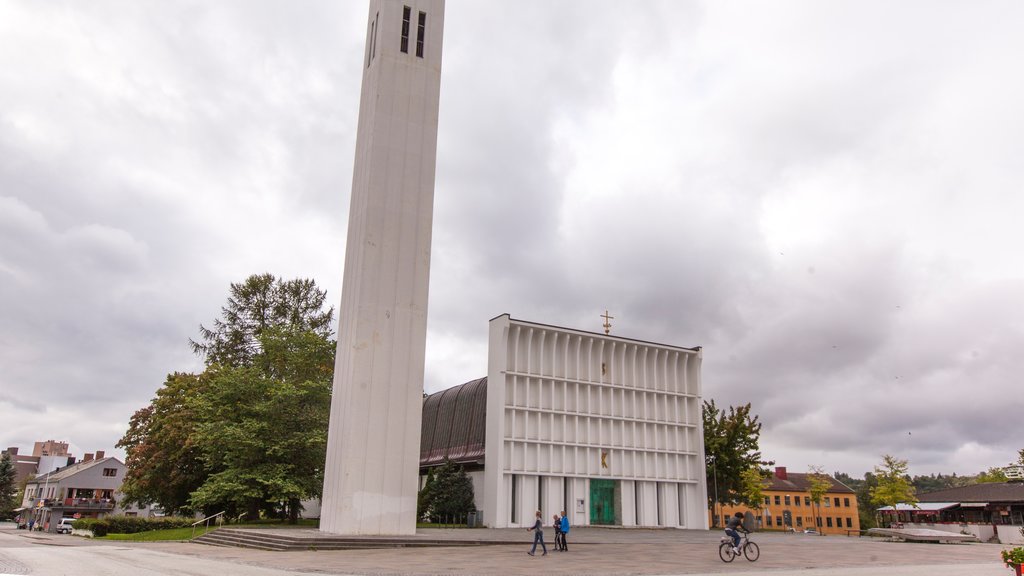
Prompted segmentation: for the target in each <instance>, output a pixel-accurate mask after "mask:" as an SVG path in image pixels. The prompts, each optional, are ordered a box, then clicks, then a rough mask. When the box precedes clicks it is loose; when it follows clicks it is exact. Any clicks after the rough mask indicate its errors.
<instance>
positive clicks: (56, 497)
mask: <svg viewBox="0 0 1024 576" xmlns="http://www.w3.org/2000/svg"><path fill="white" fill-rule="evenodd" d="M124 474H125V465H124V463H123V462H121V461H120V460H118V459H117V458H114V457H112V456H109V457H105V456H104V453H103V452H102V451H98V452H96V455H95V457H94V456H93V455H92V454H86V455H85V457H84V458H83V459H82V461H81V462H77V463H75V464H71V465H69V466H65V467H63V468H58V469H57V470H54V471H52V472H47V473H46V474H43V475H41V476H38V477H36V478H34V479H32V480H30V481H29V482H28V483H27V484H26V486H25V498H24V500H23V501H22V504H21V505H22V509H23V511H22V517H23V518H25V519H26V521H28V520H29V519H30V520H32V522H33V525H34V527H36V528H37V529H40V530H50V531H52V530H53V529H55V528H56V525H57V523H58V522H59V521H60V519H61V518H64V517H74V518H99V517H102V516H106V515H110V514H125V515H137V514H140V513H145V512H146V511H145V510H141V509H139V508H137V507H124V506H122V505H121V503H120V500H121V493H120V491H119V490H120V488H121V483H122V482H123V481H124Z"/></svg>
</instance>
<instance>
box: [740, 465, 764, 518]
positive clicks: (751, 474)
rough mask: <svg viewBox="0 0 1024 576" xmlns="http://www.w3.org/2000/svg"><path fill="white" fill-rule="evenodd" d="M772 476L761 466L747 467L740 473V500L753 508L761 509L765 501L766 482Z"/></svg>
mask: <svg viewBox="0 0 1024 576" xmlns="http://www.w3.org/2000/svg"><path fill="white" fill-rule="evenodd" d="M769 479H770V476H766V475H765V470H763V469H761V468H760V467H759V466H752V467H750V468H747V469H746V470H744V471H743V473H742V474H740V496H741V499H740V502H741V503H742V504H743V505H745V506H746V507H747V508H750V509H752V510H760V509H761V505H762V502H764V489H765V483H766V481H768V480H769Z"/></svg>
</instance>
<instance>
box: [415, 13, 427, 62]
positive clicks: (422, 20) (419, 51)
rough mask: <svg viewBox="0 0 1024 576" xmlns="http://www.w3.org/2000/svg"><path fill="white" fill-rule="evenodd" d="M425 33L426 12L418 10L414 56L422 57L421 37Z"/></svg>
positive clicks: (422, 37)
mask: <svg viewBox="0 0 1024 576" xmlns="http://www.w3.org/2000/svg"><path fill="white" fill-rule="evenodd" d="M426 34H427V13H426V12H420V21H419V25H418V26H417V27H416V56H417V57H419V58H423V39H424V37H425V36H426Z"/></svg>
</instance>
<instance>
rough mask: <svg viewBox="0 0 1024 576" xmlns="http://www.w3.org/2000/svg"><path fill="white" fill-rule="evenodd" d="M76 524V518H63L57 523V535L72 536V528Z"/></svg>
mask: <svg viewBox="0 0 1024 576" xmlns="http://www.w3.org/2000/svg"><path fill="white" fill-rule="evenodd" d="M74 523H75V519H74V518H61V519H60V522H58V523H57V534H71V530H72V528H71V526H72V525H73V524H74Z"/></svg>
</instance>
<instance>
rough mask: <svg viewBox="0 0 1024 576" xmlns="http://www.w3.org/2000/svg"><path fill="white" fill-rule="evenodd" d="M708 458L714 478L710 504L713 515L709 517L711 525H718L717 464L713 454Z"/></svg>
mask: <svg viewBox="0 0 1024 576" xmlns="http://www.w3.org/2000/svg"><path fill="white" fill-rule="evenodd" d="M709 458H710V459H711V475H712V478H714V484H715V496H714V500H713V501H712V505H711V515H712V516H713V518H712V519H711V525H712V526H718V466H717V465H716V463H715V455H714V454H712V455H711V456H709Z"/></svg>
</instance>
